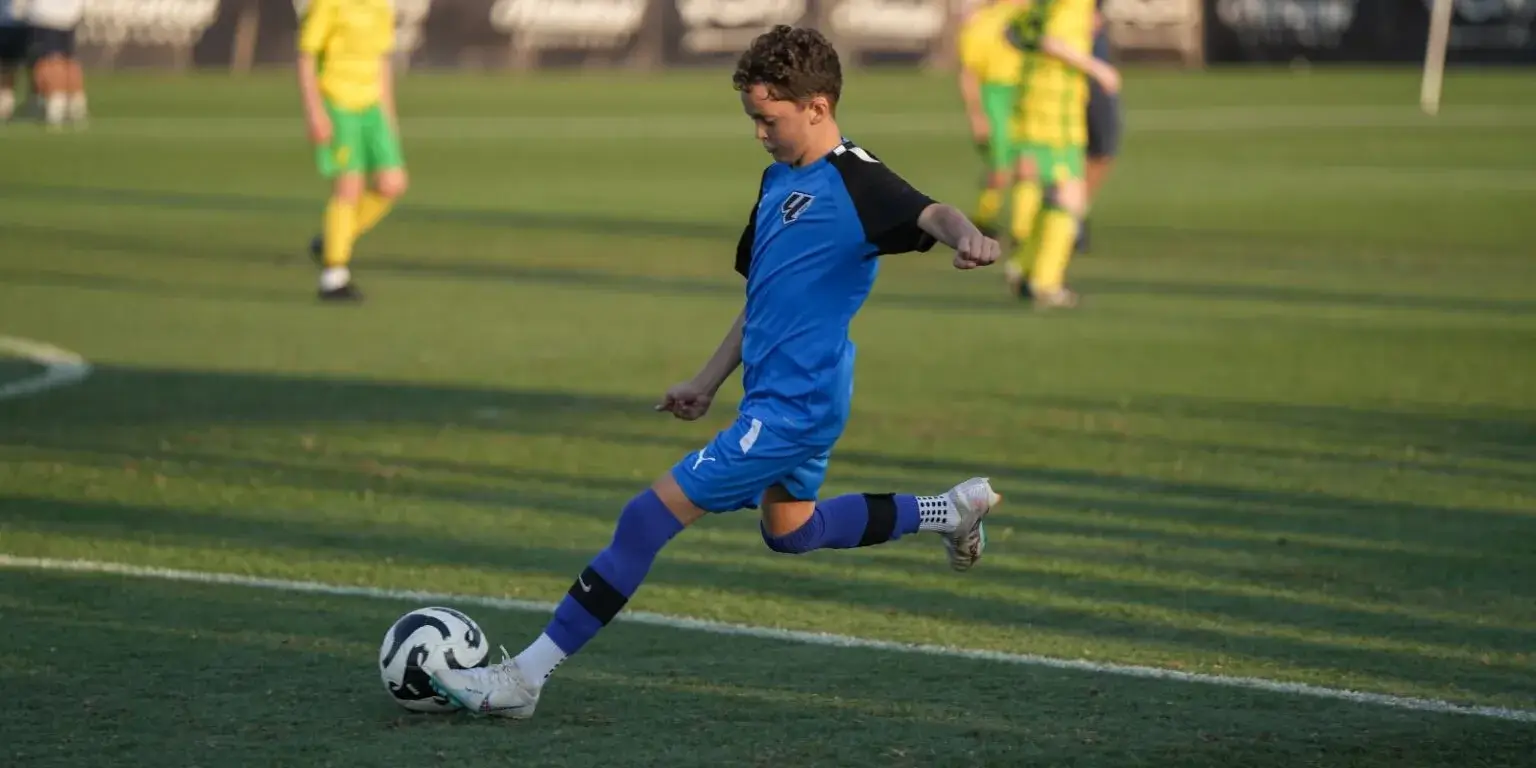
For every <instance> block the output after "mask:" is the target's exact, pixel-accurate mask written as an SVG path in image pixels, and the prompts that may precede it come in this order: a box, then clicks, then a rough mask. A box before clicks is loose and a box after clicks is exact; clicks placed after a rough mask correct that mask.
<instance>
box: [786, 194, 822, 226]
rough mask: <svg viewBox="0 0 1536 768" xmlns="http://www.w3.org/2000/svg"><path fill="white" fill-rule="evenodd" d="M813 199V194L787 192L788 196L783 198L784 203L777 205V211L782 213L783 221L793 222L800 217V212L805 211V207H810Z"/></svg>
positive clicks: (814, 198)
mask: <svg viewBox="0 0 1536 768" xmlns="http://www.w3.org/2000/svg"><path fill="white" fill-rule="evenodd" d="M815 200H816V196H815V195H808V194H806V193H804V192H799V191H795V192H791V193H789V197H786V198H784V204H783V205H781V206H779V212H780V213H782V214H784V223H785V224H793V223H794V222H795V220H796V219H799V218H800V215H801V214H803V213H805V209H807V208H809V207H811V203H813V202H815Z"/></svg>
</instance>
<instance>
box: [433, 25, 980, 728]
mask: <svg viewBox="0 0 1536 768" xmlns="http://www.w3.org/2000/svg"><path fill="white" fill-rule="evenodd" d="M733 80H734V83H735V86H736V90H737V91H739V92H740V94H741V103H742V107H743V108H744V109H745V111H746V113H747V116H748V117H750V118H751V119H752V122H753V124H754V125H756V127H757V138H758V141H760V142H762V144H763V148H764V149H766V150H767V151H768V153H769V154H770V155H772V156H773V159H774V163H773V164H772V165H770V166H768V168H767V170H765V171H764V172H763V175H762V179H761V180H760V182H759V185H758V199H757V204H756V205H754V206H753V209H752V215H751V217H750V218H749V220H748V222H747V225H746V228H745V230H744V231H743V232H742V235H741V239H740V241H739V242H738V244H737V246H736V271H737V272H739V273H740V274H741V275H742V276H743V277H744V278H746V308H745V309H744V310H742V312H741V314H740V315H739V316H738V317H737V318H736V321H735V323H733V324H732V326H731V329H730V331H729V332H728V333H727V334H726V336H725V340H724V341H722V342H721V344H720V347H719V349H717V350H716V351H715V354H714V356H712V357H711V358H710V359H709V362H707V363H705V364H704V367H703V369H702V370H700V371H699V373H698V375H696V376H694V377H693V379H691V380H689V381H686V382H684V383H682V384H678V385H676V386H674V387H672V388H671V389H670V390H668V391H667V393H666V395H665V396H664V397H663V398H662V401H661V402H660V403H659V404H658V405H657V406H656V409H657V410H659V411H666V412H669V413H671V414H672V415H674V416H675V417H677V418H680V419H684V420H688V421H692V420H694V419H698V418H699V417H701V416H703V415H704V414H705V413H706V412H707V411H708V410H709V406H710V403H711V402H712V400H713V399H714V396H715V393H716V392H717V391H718V390H719V389H720V386H721V385H722V384H723V383H724V382H725V380H726V379H727V378H728V377H729V376H730V375H731V374H732V373H733V372H734V371H735V370H736V368H737V366H742V367H743V368H744V372H743V376H742V383H743V386H744V388H745V396H744V397H743V399H742V402H741V407H740V413H739V415H738V416H737V417H736V420H735V422H734V423H733V424H731V426H729V427H727V428H726V429H724V430H723V431H721V432H720V433H719V434H717V435H716V436H715V438H714V439H713V440H712V441H711V442H710V443H709V444H708V445H705V446H704V447H702V448H700V449H699V450H698V451H697V452H696V453H691V454H689V455H686V456H684V457H682V458H681V460H679V461H678V463H677V464H676V465H675V466H673V467H672V470H671V471H670V472H667V473H665V474H663V475H662V476H661V477H660V478H659V479H657V480H656V481H655V482H654V483H653V484H652V485H651V487H650V488H649V489H648V490H646V491H644V492H642V493H641V494H639V495H638V496H636V497H634V498H633V499H631V500H630V501H629V502H628V503H627V504H626V505H625V506H624V509H623V511H622V512H621V513H620V514H619V520H618V525H617V528H616V530H615V531H614V534H613V539H612V541H611V542H610V543H609V545H608V547H607V548H606V549H604V550H603V551H602V552H601V553H599V554H598V555H597V557H596V558H595V559H594V560H592V562H591V564H590V565H588V566H587V568H586V569H585V570H583V571H582V572H581V574H580V575H578V576H577V577H576V581H575V582H574V583H573V584H572V585H571V588H570V590H569V591H568V592H567V593H566V596H565V598H564V599H563V600H562V601H561V602H560V605H559V606H558V607H557V608H556V610H555V614H554V617H553V619H552V620H551V621H550V623H549V625H548V627H547V628H546V629H545V630H544V633H543V634H541V635H540V636H539V637H538V638H537V639H536V640H534V641H533V642H532V643H531V644H530V645H529V646H528V647H527V649H525V650H524V651H523V652H522V653H520V654H518V655H517V657H516V658H512V659H505V660H503V661H502V662H500V663H498V664H494V665H491V666H488V667H484V668H479V669H446V668H429V669H427V670H426V671H427V672H428V673H429V674H430V675H431V678H432V685H433V688H434V689H435V690H436V691H437V692H438V693H439V694H441V695H443V696H446V697H447V698H449V699H451V700H453V701H455V702H457V703H458V704H459V705H460V706H462V707H464V708H465V709H467V710H469V711H470V712H474V713H479V714H492V715H499V716H502V717H511V718H527V717H531V716H532V715H533V712H534V708H535V706H536V705H537V704H538V701H539V696H540V693H541V691H542V690H543V687H544V684H545V681H546V680H547V679H548V678H549V676H550V673H551V672H553V671H554V670H555V668H556V667H557V666H559V665H560V663H561V662H563V661H564V660H565V659H566V658H567V657H569V656H570V655H571V654H574V653H576V652H577V651H579V650H581V648H582V647H583V646H584V645H586V643H587V642H588V641H589V640H591V639H592V638H593V637H594V636H595V635H596V634H597V633H598V631H599V630H600V629H602V628H603V627H604V626H605V625H607V624H608V623H609V622H610V621H612V620H613V618H614V617H615V616H617V615H618V613H619V611H621V610H622V609H623V608H624V605H625V604H626V603H627V602H628V601H629V600H630V598H632V597H633V596H634V594H635V592H636V590H637V589H639V587H640V584H641V582H643V581H644V580H645V577H646V574H647V572H648V571H649V570H650V568H651V564H652V563H653V562H654V561H655V559H656V556H657V554H658V553H659V552H660V551H661V549H662V547H663V546H665V545H666V543H667V542H668V541H669V540H671V538H672V537H673V536H676V535H677V534H678V533H680V532H682V530H683V529H684V528H687V527H688V526H689V525H690V524H692V523H694V522H696V521H698V520H700V519H701V518H703V517H704V516H706V515H708V514H710V513H717V512H729V511H732V510H738V509H743V508H748V507H756V508H759V509H760V510H761V513H762V520H761V523H760V529H761V532H762V537H763V541H764V542H765V543H766V544H767V545H768V548H769V549H771V550H773V551H774V552H780V553H784V554H790V555H795V554H803V553H806V552H812V551H815V550H818V549H852V548H854V547H867V546H874V545H878V544H884V543H887V542H891V541H895V540H897V539H899V538H901V537H902V536H907V535H911V534H917V533H919V532H931V533H934V534H937V535H938V537H939V540H940V541H942V542H943V544H944V547H945V549H946V550H947V552H948V556H949V564H950V567H952V568H953V569H955V570H957V571H965V570H968V569H970V568H971V566H973V565H975V564H976V561H977V560H978V559H979V558H980V557H981V554H982V548H983V547H984V546H985V545H986V535H985V531H984V529H983V526H982V520H983V518H985V517H986V515H987V513H988V512H990V511H991V510H992V508H993V507H994V506H996V505H997V504H998V503H999V502H1000V501H1001V498H1000V497H999V496H998V495H997V493H995V492H994V491H993V490H992V486H991V484H990V483H989V482H988V481H987V480H986V479H985V478H972V479H970V480H967V481H965V482H963V483H960V484H959V485H957V486H955V487H954V488H952V489H950V490H949V491H948V492H947V493H943V494H940V495H935V496H914V495H909V494H892V493H861V494H848V495H845V496H839V497H836V498H833V499H826V500H818V499H817V492H818V491H819V490H820V489H821V483H822V479H823V478H824V476H825V475H826V470H827V461H828V459H829V457H830V454H831V451H832V447H833V445H834V444H835V443H836V442H837V439H838V437H839V436H840V435H841V434H842V432H843V427H844V425H845V424H846V422H847V420H848V415H849V406H850V402H851V400H852V397H853V367H854V346H853V343H852V342H850V341H849V339H848V327H849V323H850V322H851V321H852V320H853V317H854V314H855V313H857V312H858V310H859V307H860V306H861V305H862V304H863V303H864V300H865V298H866V297H868V295H869V291H870V288H871V287H872V286H873V285H874V281H875V272H876V269H877V266H878V263H879V262H878V260H877V258H876V257H878V256H881V255H885V254H899V253H907V252H911V251H918V252H925V251H928V250H929V249H931V248H932V247H933V245H934V242H935V241H938V242H943V243H944V244H946V245H948V246H950V247H952V248H954V249H955V257H954V265H955V267H956V268H957V269H972V268H974V267H980V266H985V265H988V264H991V263H993V262H994V261H995V260H996V259H997V258H998V253H999V248H998V244H997V242H996V241H994V240H992V239H991V238H988V237H986V236H984V235H982V233H981V232H980V231H978V230H977V228H976V226H975V225H974V224H972V223H971V222H970V220H969V219H968V218H966V216H965V214H963V213H961V212H960V211H958V210H956V209H955V208H953V207H951V206H948V205H944V204H941V203H936V202H934V201H933V200H931V199H930V198H928V197H927V196H926V195H924V194H923V193H921V192H918V191H917V190H916V189H913V188H912V187H911V186H910V185H908V184H907V182H906V181H904V180H902V178H901V177H900V176H898V175H896V173H895V172H894V171H892V170H891V169H890V168H889V167H887V166H885V165H884V164H882V163H881V162H880V161H879V160H878V159H876V158H875V156H874V155H872V154H870V153H869V152H867V151H866V150H864V149H862V148H861V147H859V146H857V145H855V144H853V143H852V142H849V141H847V140H846V139H844V138H843V135H842V133H841V132H840V131H839V130H838V126H837V120H836V111H837V102H838V97H839V96H840V95H841V92H842V85H843V82H842V81H843V77H842V69H841V67H840V65H839V63H838V57H837V52H836V51H835V50H833V48H832V46H831V45H830V44H829V43H828V42H827V40H826V39H825V38H823V37H822V36H821V34H820V33H818V32H816V31H814V30H810V29H794V28H791V27H787V26H778V27H775V28H774V29H773V30H772V31H770V32H767V33H765V34H763V35H762V36H760V37H758V38H757V39H756V40H755V41H754V42H753V43H752V47H751V48H750V49H748V50H747V52H746V53H745V54H743V55H742V57H741V60H740V62H739V63H738V64H737V67H736V73H735V76H734V78H733Z"/></svg>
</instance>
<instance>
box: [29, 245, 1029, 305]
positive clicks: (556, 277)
mask: <svg viewBox="0 0 1536 768" xmlns="http://www.w3.org/2000/svg"><path fill="white" fill-rule="evenodd" d="M658 226H659V225H658ZM9 228H10V229H11V230H13V232H14V233H15V234H17V235H18V236H19V235H25V236H27V237H28V238H31V239H32V240H34V241H36V242H37V243H38V244H39V245H38V246H37V247H38V248H39V249H44V248H64V249H76V250H84V251H100V252H106V253H123V254H131V255H132V256H133V257H134V258H135V259H140V260H149V261H173V262H178V263H190V264H196V265H199V266H204V267H205V266H206V265H208V264H218V263H226V264H239V265H246V266H248V265H252V264H272V265H275V266H297V265H303V266H305V267H306V268H307V267H308V266H309V264H310V262H309V257H308V256H306V255H305V254H304V252H303V251H304V248H306V247H307V245H308V241H307V240H305V241H304V242H295V243H294V245H293V246H292V247H290V248H288V249H287V250H286V251H277V250H275V249H270V248H260V247H253V246H250V245H231V246H222V245H221V246H220V247H218V248H208V247H207V246H206V245H205V244H200V243H197V242H195V241H192V240H189V239H185V238H176V239H166V238H163V237H161V236H159V235H156V234H136V233H134V232H123V231H119V232H110V233H108V232H92V231H89V230H84V229H70V228H62V227H50V226H46V225H33V224H17V225H13V226H10V227H9ZM572 233H573V234H581V235H596V236H603V237H607V236H626V235H625V234H624V229H623V228H622V227H620V228H619V229H617V230H610V229H603V228H597V229H589V228H584V227H577V228H575V229H573V230H572ZM736 234H739V232H738V233H736ZM736 234H733V235H732V236H731V237H730V238H729V241H728V242H727V241H726V240H721V249H720V253H721V258H720V265H721V266H720V270H719V273H720V274H719V277H715V278H700V277H688V276H683V275H669V274H659V273H653V274H637V273H632V272H631V273H620V272H612V271H607V270H602V269H594V268H578V267H558V266H552V265H547V264H525V263H517V262H515V261H494V260H486V259H472V258H469V259H466V258H453V257H450V256H444V255H442V254H434V255H432V256H430V257H425V258H422V257H408V256H402V255H399V254H392V253H389V252H375V253H370V254H369V255H368V259H367V271H368V272H369V273H370V274H379V275H391V276H397V277H411V278H432V279H447V280H457V281H464V282H470V283H475V284H485V283H508V284H516V285H539V286H554V287H559V288H566V289H576V290H582V291H588V292H592V293H598V294H610V293H622V294H632V295H640V296H673V297H678V296H709V297H728V298H732V299H737V300H740V299H741V298H742V297H743V282H742V280H741V279H740V278H739V277H738V276H737V275H736V273H735V272H734V271H732V268H731V267H730V262H729V260H728V257H729V255H730V253H732V252H733V251H732V250H731V249H732V248H733V247H734V242H735V237H736ZM8 272H10V274H13V275H15V277H16V281H17V282H22V283H30V284H34V285H45V286H53V287H60V286H63V287H92V288H105V289H116V290H122V291H126V292H132V293H142V294H147V295H158V296H176V297H181V296H205V297H215V298H230V299H244V300H255V301H276V302H279V303H287V304H294V303H299V302H303V301H307V300H308V299H309V296H308V294H307V293H303V292H295V291H277V290H267V289H260V288H251V287H247V286H235V285H228V284H224V283H220V284H213V285H210V284H208V283H207V282H196V283H177V282H170V281H168V280H155V279H143V278H123V277H115V276H112V277H108V276H98V275H80V274H74V273H69V272H63V271H58V270H45V271H37V270H30V269H29V270H8ZM869 303H870V304H871V305H872V306H879V307H895V308H905V309H917V310H923V311H938V312H944V311H957V310H958V311H966V312H1008V313H1014V312H1017V310H1018V307H1017V306H1015V305H1014V304H1012V303H1009V302H987V301H977V300H976V299H975V298H974V297H968V296H961V295H955V296H944V295H933V294H909V293H898V292H894V291H890V290H876V291H875V292H874V293H873V294H871V296H870V298H869Z"/></svg>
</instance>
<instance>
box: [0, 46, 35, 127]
mask: <svg viewBox="0 0 1536 768" xmlns="http://www.w3.org/2000/svg"><path fill="white" fill-rule="evenodd" d="M28 32H29V31H28V29H27V27H24V26H21V25H19V24H18V25H11V26H0V121H3V120H9V119H11V117H12V116H14V115H15V114H16V76H17V74H18V73H19V72H20V71H21V67H22V65H23V64H25V63H26V60H27V49H28V47H29V37H30V35H29V34H28Z"/></svg>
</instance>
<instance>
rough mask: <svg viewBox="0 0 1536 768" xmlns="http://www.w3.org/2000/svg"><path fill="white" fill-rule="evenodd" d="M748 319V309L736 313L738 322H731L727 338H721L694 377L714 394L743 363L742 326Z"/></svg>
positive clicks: (698, 383)
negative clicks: (718, 344)
mask: <svg viewBox="0 0 1536 768" xmlns="http://www.w3.org/2000/svg"><path fill="white" fill-rule="evenodd" d="M746 319H747V310H746V309H742V310H741V313H740V314H738V315H736V322H734V323H731V329H730V330H729V331H726V332H725V338H724V339H721V340H720V346H719V347H718V348H716V349H715V354H713V355H711V356H710V358H709V361H708V362H706V363H704V367H703V368H701V369H700V370H699V372H698V373H697V374H696V375H695V376H694V377H693V381H694V383H695V384H697V385H699V387H700V388H702V389H704V390H705V391H707V392H709V393H711V394H713V393H715V392H716V391H717V390H719V389H720V385H722V384H724V383H725V380H726V379H729V378H730V377H731V374H733V373H735V372H736V367H737V366H739V365H741V326H742V324H743V323H744V322H746Z"/></svg>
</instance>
